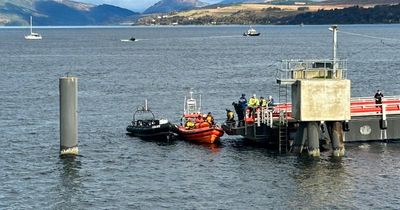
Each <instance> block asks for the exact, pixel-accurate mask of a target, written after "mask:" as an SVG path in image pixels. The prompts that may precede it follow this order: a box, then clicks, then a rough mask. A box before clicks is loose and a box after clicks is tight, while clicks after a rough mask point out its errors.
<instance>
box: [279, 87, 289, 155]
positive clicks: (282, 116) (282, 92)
mask: <svg viewBox="0 0 400 210" xmlns="http://www.w3.org/2000/svg"><path fill="white" fill-rule="evenodd" d="M288 89H289V87H288V84H280V85H279V103H280V104H285V105H286V106H287V103H288V95H289V90H288ZM288 124H289V123H288V112H287V110H280V111H279V125H278V135H279V137H278V138H279V140H278V141H279V142H278V147H279V148H278V149H279V154H282V153H287V152H288Z"/></svg>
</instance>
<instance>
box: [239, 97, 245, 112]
mask: <svg viewBox="0 0 400 210" xmlns="http://www.w3.org/2000/svg"><path fill="white" fill-rule="evenodd" d="M239 105H240V106H241V107H242V109H243V110H245V109H246V107H247V99H246V95H245V94H244V93H242V97H240V98H239Z"/></svg>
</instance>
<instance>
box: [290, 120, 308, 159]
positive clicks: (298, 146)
mask: <svg viewBox="0 0 400 210" xmlns="http://www.w3.org/2000/svg"><path fill="white" fill-rule="evenodd" d="M307 138H308V135H307V124H306V123H305V122H300V123H299V128H298V130H297V132H296V136H295V139H294V144H293V152H294V153H298V154H301V153H302V152H303V148H304V145H305V143H306V139H307Z"/></svg>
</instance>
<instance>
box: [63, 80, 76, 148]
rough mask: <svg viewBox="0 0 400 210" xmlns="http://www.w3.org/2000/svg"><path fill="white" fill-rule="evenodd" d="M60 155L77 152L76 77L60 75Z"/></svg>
mask: <svg viewBox="0 0 400 210" xmlns="http://www.w3.org/2000/svg"><path fill="white" fill-rule="evenodd" d="M59 88H60V155H77V154H78V113H77V109H78V78H76V77H61V78H60V80H59Z"/></svg>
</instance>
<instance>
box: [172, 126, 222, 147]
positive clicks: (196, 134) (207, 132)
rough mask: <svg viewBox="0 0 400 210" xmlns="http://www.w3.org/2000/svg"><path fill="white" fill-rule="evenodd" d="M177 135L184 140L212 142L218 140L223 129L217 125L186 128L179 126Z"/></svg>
mask: <svg viewBox="0 0 400 210" xmlns="http://www.w3.org/2000/svg"><path fill="white" fill-rule="evenodd" d="M178 135H179V137H180V138H182V139H183V140H186V141H193V142H197V143H208V144H213V143H216V142H217V141H219V139H220V137H221V136H223V135H224V131H223V130H222V128H219V127H203V128H194V129H186V128H185V127H183V126H179V127H178Z"/></svg>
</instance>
